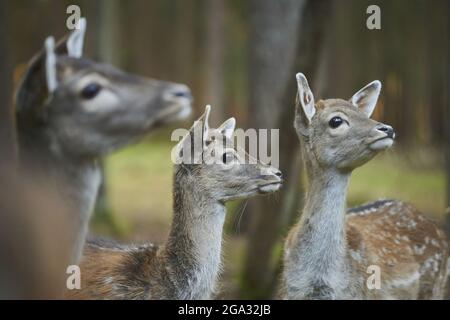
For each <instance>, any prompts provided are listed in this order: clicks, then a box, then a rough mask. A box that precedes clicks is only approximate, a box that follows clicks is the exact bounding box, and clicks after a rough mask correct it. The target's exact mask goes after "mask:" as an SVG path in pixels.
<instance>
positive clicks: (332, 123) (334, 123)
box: [328, 117, 344, 128]
mask: <svg viewBox="0 0 450 320" xmlns="http://www.w3.org/2000/svg"><path fill="white" fill-rule="evenodd" d="M343 122H344V120H342V118H341V117H333V118H331V120H330V122H328V124H329V125H330V127H332V128H337V127H339V126H340V125H341V124H342V123H343Z"/></svg>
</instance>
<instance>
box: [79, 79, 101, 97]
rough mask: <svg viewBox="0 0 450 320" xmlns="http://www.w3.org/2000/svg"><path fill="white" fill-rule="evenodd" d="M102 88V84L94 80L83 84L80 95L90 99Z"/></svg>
mask: <svg viewBox="0 0 450 320" xmlns="http://www.w3.org/2000/svg"><path fill="white" fill-rule="evenodd" d="M100 90H102V86H101V85H99V84H98V83H96V82H92V83H90V84H88V85H87V86H85V87H84V88H83V90H81V97H82V98H83V99H92V98H95V96H96V95H97V94H98V93H99V92H100Z"/></svg>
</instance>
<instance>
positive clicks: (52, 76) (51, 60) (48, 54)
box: [45, 37, 58, 93]
mask: <svg viewBox="0 0 450 320" xmlns="http://www.w3.org/2000/svg"><path fill="white" fill-rule="evenodd" d="M45 79H46V80H47V89H48V92H49V93H53V92H54V91H55V90H56V87H57V86H58V81H57V79H56V54H55V39H53V37H48V38H47V39H46V40H45Z"/></svg>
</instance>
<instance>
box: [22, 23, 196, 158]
mask: <svg viewBox="0 0 450 320" xmlns="http://www.w3.org/2000/svg"><path fill="white" fill-rule="evenodd" d="M85 28H86V22H85V20H84V19H81V20H80V26H79V28H78V29H77V30H75V31H74V32H72V33H71V34H70V35H69V36H68V37H66V38H65V39H62V40H61V41H59V43H58V44H57V45H55V43H54V40H53V38H52V37H50V38H48V39H47V40H46V41H45V49H44V50H42V51H41V52H40V53H38V54H37V55H36V56H35V57H34V58H33V59H32V60H31V61H30V63H29V67H28V69H27V71H26V72H25V75H24V76H23V78H22V81H21V83H20V85H19V87H18V90H17V92H16V99H15V103H16V112H17V118H18V127H19V132H21V131H22V132H23V131H33V130H34V129H36V130H40V131H42V130H45V131H46V132H47V136H49V137H51V140H52V141H51V145H52V148H53V149H57V150H59V151H60V152H63V153H70V154H71V155H72V156H77V157H97V156H101V155H104V154H105V153H107V152H109V151H111V150H114V149H116V148H118V147H120V146H123V145H125V144H127V143H129V142H130V141H131V140H133V139H135V138H137V137H140V136H142V135H144V134H145V133H147V132H148V131H149V130H150V129H152V128H154V127H155V126H158V125H162V124H166V123H169V122H171V121H174V120H177V119H182V118H185V117H186V116H187V115H188V114H189V113H190V110H191V95H190V91H189V89H188V87H186V86H185V85H181V84H174V83H168V82H162V81H156V80H151V79H146V78H143V77H138V76H134V75H131V74H127V73H125V72H123V71H120V70H118V69H116V68H114V67H112V66H109V65H105V64H100V63H97V62H94V61H91V60H89V59H86V58H83V57H82V48H83V38H84V32H85ZM36 130H35V131H36ZM19 136H20V134H19Z"/></svg>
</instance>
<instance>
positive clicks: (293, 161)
mask: <svg viewBox="0 0 450 320" xmlns="http://www.w3.org/2000/svg"><path fill="white" fill-rule="evenodd" d="M331 2H332V1H331V0H330V1H321V2H319V1H314V2H313V1H309V2H307V4H306V5H305V6H304V3H303V2H302V3H300V2H296V3H295V4H294V3H289V4H290V5H292V7H290V6H288V5H286V4H285V5H286V7H284V9H285V10H286V11H281V10H280V8H282V7H283V6H281V4H278V5H274V4H271V6H278V11H277V10H276V9H275V8H271V6H270V5H269V6H264V5H261V2H260V1H258V5H257V6H258V8H257V9H254V10H255V11H259V10H267V15H270V17H267V16H265V15H264V14H261V13H257V12H256V13H255V16H254V17H253V19H251V21H250V23H251V25H252V28H254V29H256V31H253V32H254V33H256V35H253V36H252V35H251V36H250V39H253V40H252V42H251V44H250V45H251V47H250V58H251V62H250V106H249V108H250V116H249V117H250V127H252V128H280V146H279V147H280V149H279V151H280V169H281V171H282V172H283V175H284V178H285V185H284V188H283V189H282V191H281V194H280V195H279V197H280V198H281V200H280V201H277V202H276V203H275V202H274V201H273V199H258V200H259V201H255V202H253V203H251V205H252V206H251V208H250V210H251V211H250V214H251V219H252V220H251V222H250V235H249V242H248V247H247V255H246V257H247V258H246V261H245V265H244V272H243V277H242V287H241V296H242V297H243V298H270V297H271V296H273V293H274V290H275V286H276V282H277V281H276V280H277V279H278V273H279V271H280V266H281V250H275V249H276V248H277V243H280V244H281V243H282V236H283V234H284V231H285V230H286V227H287V226H288V225H289V224H290V223H291V222H292V220H293V217H294V216H296V212H297V211H298V207H299V205H300V201H299V199H301V194H302V186H301V184H300V180H301V179H300V175H301V174H300V173H301V170H300V169H301V168H300V166H299V164H300V150H299V148H298V141H297V135H296V133H295V131H294V129H293V127H292V125H287V124H291V123H293V116H294V97H295V94H296V92H297V86H296V82H295V73H296V72H299V71H302V72H303V73H305V74H306V76H307V77H308V79H310V83H311V84H312V85H313V86H314V88H315V89H316V90H315V92H318V91H321V88H320V87H321V82H320V81H317V80H319V79H318V78H319V76H320V74H321V73H323V72H322V71H323V64H322V65H320V68H319V62H322V60H323V59H322V55H323V50H322V43H323V41H322V39H323V33H324V30H325V26H326V25H327V24H326V23H325V22H326V21H327V19H328V16H327V14H328V13H329V11H330V6H331ZM254 4H256V3H254ZM280 11H281V12H280ZM273 12H276V13H277V14H274V13H273ZM295 12H296V13H295ZM283 15H284V16H283ZM271 19H275V20H277V21H278V22H279V23H280V22H281V24H282V25H277V24H276V23H271ZM288 21H290V22H288ZM294 21H295V22H294ZM318 21H320V22H318ZM287 25H290V27H288V26H287ZM298 31H300V32H298ZM296 39H299V40H300V41H299V49H301V50H299V54H298V55H297V54H296V53H297V41H296ZM281 62H282V63H281ZM281 66H282V67H283V68H281ZM261 109H262V110H261ZM280 203H281V206H280ZM278 248H279V247H278Z"/></svg>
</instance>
